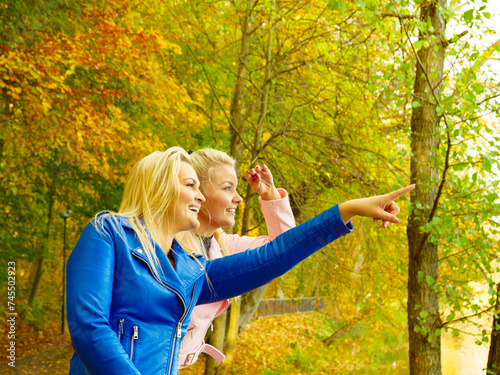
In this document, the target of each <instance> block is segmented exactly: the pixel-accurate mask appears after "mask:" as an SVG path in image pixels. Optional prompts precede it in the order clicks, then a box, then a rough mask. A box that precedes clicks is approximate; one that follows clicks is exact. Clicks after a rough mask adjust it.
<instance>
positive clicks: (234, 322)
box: [217, 297, 241, 375]
mask: <svg viewBox="0 0 500 375" xmlns="http://www.w3.org/2000/svg"><path fill="white" fill-rule="evenodd" d="M240 303H241V297H235V298H233V299H232V304H231V313H230V315H229V316H230V318H229V327H228V330H227V339H226V344H225V346H224V354H225V355H226V359H225V361H224V363H221V364H220V365H219V367H218V368H217V375H226V374H227V373H228V371H229V369H230V368H231V364H232V363H233V358H234V353H235V351H236V340H237V338H238V321H239V319H240Z"/></svg>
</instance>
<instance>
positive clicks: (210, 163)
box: [182, 148, 236, 258]
mask: <svg viewBox="0 0 500 375" xmlns="http://www.w3.org/2000/svg"><path fill="white" fill-rule="evenodd" d="M190 157H191V160H190V164H191V166H192V167H193V168H194V170H195V172H196V175H197V176H198V179H199V180H200V190H201V192H202V193H203V194H204V195H205V187H206V186H207V184H209V183H211V181H212V178H214V177H215V176H216V174H217V169H218V168H220V167H222V166H225V165H228V166H230V167H231V168H233V169H234V168H235V167H236V160H235V159H234V158H233V157H231V156H229V155H228V154H226V153H225V152H223V151H219V150H216V149H213V148H204V149H201V150H198V151H195V152H193V153H192V154H190ZM205 197H206V195H205ZM202 209H203V207H202ZM223 233H224V231H223V230H222V229H221V228H219V229H217V230H216V231H215V233H214V238H215V239H216V241H217V243H218V244H219V246H220V248H221V251H222V255H224V256H226V255H228V250H227V246H226V243H225V241H224V239H223V238H222V236H221V235H222V234H223ZM182 237H184V234H182ZM186 237H188V236H186ZM182 241H183V245H184V243H186V246H189V245H190V243H189V242H188V241H187V239H186V238H182ZM198 246H199V247H200V248H202V249H203V248H204V247H203V246H200V245H198ZM204 255H205V257H206V258H208V254H204Z"/></svg>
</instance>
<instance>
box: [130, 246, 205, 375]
mask: <svg viewBox="0 0 500 375" xmlns="http://www.w3.org/2000/svg"><path fill="white" fill-rule="evenodd" d="M132 255H134V256H135V257H136V258H137V259H140V260H141V261H143V262H144V263H146V265H147V266H148V268H149V272H150V273H151V275H153V277H154V278H155V280H156V281H158V282H159V283H160V284H161V285H163V286H164V287H165V288H167V289H168V290H170V291H171V292H172V293H174V294H175V295H176V296H177V297H179V299H180V300H181V302H182V305H183V306H184V313H183V314H182V316H181V318H180V319H179V321H178V323H177V329H176V332H177V334H176V335H174V340H173V341H172V348H171V349H170V363H169V365H168V374H170V371H171V370H172V359H173V356H174V348H175V340H176V338H177V337H179V338H180V337H182V321H183V320H184V318H185V317H186V314H187V312H188V311H189V310H188V309H186V302H184V300H183V299H182V296H181V295H180V294H179V293H178V292H177V291H175V290H174V289H172V288H170V287H169V286H168V285H166V284H164V283H163V282H162V281H161V280H160V279H159V278H158V276H156V274H155V273H154V272H153V270H152V269H151V265H150V264H149V262H147V261H146V260H144V259H142V258H141V257H140V256H138V255H137V254H136V253H134V252H132ZM197 283H198V281H195V283H194V286H193V293H192V295H191V302H190V304H189V308H191V305H192V304H193V297H194V291H195V290H196V284H197Z"/></svg>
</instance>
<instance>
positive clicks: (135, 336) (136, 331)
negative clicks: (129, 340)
mask: <svg viewBox="0 0 500 375" xmlns="http://www.w3.org/2000/svg"><path fill="white" fill-rule="evenodd" d="M138 338H139V327H137V326H134V340H137V339H138Z"/></svg>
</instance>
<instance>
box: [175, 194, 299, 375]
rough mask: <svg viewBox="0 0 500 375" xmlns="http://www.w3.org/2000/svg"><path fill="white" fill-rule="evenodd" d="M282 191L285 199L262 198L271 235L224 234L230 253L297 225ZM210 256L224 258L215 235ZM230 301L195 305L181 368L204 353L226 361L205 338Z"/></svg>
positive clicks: (256, 245) (183, 340)
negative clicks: (268, 199)
mask: <svg viewBox="0 0 500 375" xmlns="http://www.w3.org/2000/svg"><path fill="white" fill-rule="evenodd" d="M278 191H279V193H280V195H281V199H276V200H270V201H266V200H262V199H259V201H260V207H261V209H262V213H263V214H264V218H265V219H266V225H267V232H268V234H269V235H268V236H259V237H247V236H243V237H240V236H238V235H236V234H231V235H227V234H226V235H223V238H224V240H225V241H226V246H227V250H228V252H229V254H236V253H240V252H242V251H245V250H248V249H254V248H256V247H259V246H262V245H265V244H266V243H268V242H270V241H272V240H273V239H274V238H276V237H277V236H279V235H280V234H281V233H283V232H286V231H287V230H288V229H290V228H293V227H294V226H295V219H294V217H293V213H292V208H291V207H290V202H289V200H288V194H287V192H286V191H285V190H284V189H278ZM208 256H209V258H210V259H216V258H220V257H222V253H221V249H220V246H219V244H218V243H217V241H216V240H215V238H212V242H211V244H210V250H209V254H208ZM228 304H229V302H228V300H225V301H222V302H216V303H210V304H206V305H200V306H196V307H195V308H194V310H193V315H192V318H191V323H190V324H189V327H188V329H187V332H186V335H185V336H184V338H183V339H182V344H181V350H180V353H179V368H184V367H187V366H189V365H192V364H193V363H195V362H196V360H197V359H198V356H199V355H200V353H207V354H209V355H211V356H212V357H214V358H215V359H216V360H217V361H223V360H224V354H222V353H221V352H220V351H219V350H217V349H216V348H214V347H213V346H211V345H208V344H205V341H204V339H205V335H206V333H207V331H208V328H209V327H210V325H211V324H212V322H213V320H214V319H215V318H216V317H217V316H219V315H220V314H222V313H223V312H224V310H226V309H227V306H228Z"/></svg>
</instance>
